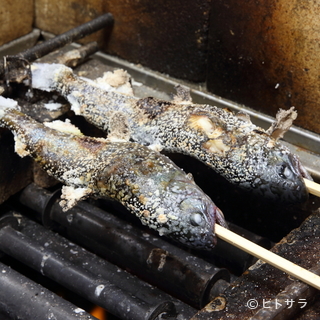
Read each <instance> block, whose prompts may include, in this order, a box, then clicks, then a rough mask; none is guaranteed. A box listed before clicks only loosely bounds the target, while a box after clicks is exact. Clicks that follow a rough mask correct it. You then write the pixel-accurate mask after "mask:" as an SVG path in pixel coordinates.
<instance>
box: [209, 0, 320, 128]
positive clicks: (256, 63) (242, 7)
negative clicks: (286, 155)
mask: <svg viewBox="0 0 320 320" xmlns="http://www.w3.org/2000/svg"><path fill="white" fill-rule="evenodd" d="M319 8H320V5H319V3H317V2H304V1H302V2H299V1H292V2H290V1H285V0H280V1H275V0H268V1H254V0H250V1H246V2H245V4H243V3H240V2H238V1H234V0H228V1H221V0H218V1H213V2H212V15H211V20H210V35H209V39H210V40H209V47H208V51H209V55H208V89H209V90H210V91H211V92H213V93H215V94H217V95H219V96H222V97H224V98H227V99H230V100H232V101H236V102H238V103H243V104H245V105H247V106H249V107H252V108H254V109H256V110H259V111H262V112H264V113H267V114H269V115H274V114H275V113H276V111H277V110H278V109H279V108H283V109H288V108H290V107H292V106H295V107H296V108H297V111H298V118H297V120H296V121H295V124H297V125H299V126H302V127H304V128H306V129H309V130H312V131H315V132H317V133H319V132H320V131H319V128H320V126H319V120H318V119H319V114H320V108H319V106H318V103H317V101H318V100H319V90H318V89H317V88H319V77H318V72H317V70H318V65H319V46H318V45H317V43H318V40H317V39H318V38H319V32H318V30H319V19H318V12H319ZM310 110H312V112H311V111H310Z"/></svg>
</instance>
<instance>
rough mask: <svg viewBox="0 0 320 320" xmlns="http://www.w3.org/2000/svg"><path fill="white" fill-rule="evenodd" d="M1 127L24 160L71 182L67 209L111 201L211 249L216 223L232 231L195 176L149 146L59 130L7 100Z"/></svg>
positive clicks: (0, 112) (0, 106)
mask: <svg viewBox="0 0 320 320" xmlns="http://www.w3.org/2000/svg"><path fill="white" fill-rule="evenodd" d="M0 126H1V127H5V128H8V129H10V130H11V131H12V133H13V134H14V139H15V150H16V152H17V153H18V154H19V155H20V156H22V157H23V156H27V155H28V156H31V157H33V158H34V160H35V161H37V162H38V163H39V164H40V165H41V167H42V168H43V169H45V170H46V171H47V173H48V174H49V175H51V176H53V177H55V178H56V179H57V180H59V181H61V182H62V183H64V184H65V186H64V187H63V188H62V200H61V202H60V204H61V206H62V207H63V209H64V210H65V211H66V210H68V209H69V208H71V207H72V206H74V205H75V204H76V202H77V201H79V200H82V199H85V198H87V197H89V196H94V197H108V198H111V199H114V200H116V201H118V202H120V203H121V204H122V205H124V206H125V207H126V208H127V209H129V210H130V211H131V212H133V213H135V214H136V215H137V216H138V217H139V218H140V220H141V222H142V223H143V224H144V225H147V226H148V227H150V228H152V229H155V230H156V231H158V232H159V234H160V235H165V236H168V237H170V238H172V239H174V240H176V241H179V242H181V243H182V244H184V245H187V246H189V247H193V248H200V249H208V250H209V249H211V248H213V247H214V245H215V243H216V237H215V233H214V225H215V222H216V221H217V222H218V223H220V224H221V225H222V226H225V227H227V225H226V222H225V220H224V217H223V214H222V212H221V211H220V210H219V209H218V208H217V207H216V206H215V205H214V203H213V202H212V201H211V199H210V198H209V197H208V196H207V195H206V194H204V192H203V191H202V190H201V189H200V188H199V187H198V186H197V185H196V184H195V182H194V181H193V179H192V178H191V177H190V176H189V175H187V174H185V173H184V172H183V171H182V170H181V169H180V168H178V167H177V166H176V165H175V164H174V163H173V162H172V161H171V160H170V159H169V158H167V157H166V156H164V155H161V154H159V153H158V152H155V151H153V150H150V149H149V148H147V147H145V146H142V145H140V144H137V143H134V142H126V141H122V142H109V141H107V140H106V139H102V138H94V137H86V136H83V135H80V134H79V132H75V134H71V133H66V132H61V131H57V130H55V129H53V128H52V126H53V125H52V124H47V125H44V124H41V123H39V122H37V121H35V120H33V119H31V118H30V117H28V116H27V115H25V114H23V113H21V112H20V111H18V106H17V103H16V102H15V101H14V100H11V99H5V98H3V97H1V96H0ZM68 130H69V129H68Z"/></svg>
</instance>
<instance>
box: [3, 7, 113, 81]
mask: <svg viewBox="0 0 320 320" xmlns="http://www.w3.org/2000/svg"><path fill="white" fill-rule="evenodd" d="M112 23H113V16H112V14H111V13H105V14H103V15H101V16H99V17H98V18H95V19H93V20H91V21H89V22H86V23H84V24H82V25H80V26H78V27H76V28H73V29H71V30H69V31H67V32H65V33H62V34H60V35H58V36H56V37H55V38H53V39H49V40H47V41H44V42H42V43H39V44H38V45H36V46H34V47H32V48H30V49H27V50H25V51H23V52H21V53H19V54H17V57H20V58H23V59H26V60H28V61H29V62H32V61H35V60H36V59H39V58H41V57H43V56H44V55H46V54H48V53H50V52H52V51H54V50H57V49H59V48H61V47H63V46H65V45H66V44H69V43H71V42H73V41H77V40H79V39H82V38H83V37H85V36H87V35H89V34H91V33H94V32H96V31H98V30H100V29H102V28H104V27H107V26H111V25H112ZM3 75H4V64H3V62H0V78H1V77H3Z"/></svg>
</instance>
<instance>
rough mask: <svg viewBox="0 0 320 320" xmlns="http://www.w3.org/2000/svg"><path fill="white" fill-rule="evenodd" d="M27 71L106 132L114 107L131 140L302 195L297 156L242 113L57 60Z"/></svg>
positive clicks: (263, 191) (273, 192) (273, 194)
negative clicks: (143, 89)
mask: <svg viewBox="0 0 320 320" xmlns="http://www.w3.org/2000/svg"><path fill="white" fill-rule="evenodd" d="M32 75H33V87H34V88H38V89H41V90H46V91H53V90H56V91H58V92H59V93H60V94H62V95H63V96H64V97H65V98H67V99H68V101H69V102H70V103H71V108H72V110H73V111H74V112H75V113H76V114H77V115H82V116H83V117H85V118H86V119H87V120H88V121H89V122H90V123H92V124H94V125H96V126H97V127H99V128H101V129H103V130H106V131H107V132H108V131H110V127H111V126H110V122H112V116H111V115H112V114H114V113H115V112H120V113H122V114H123V115H124V116H125V117H126V119H127V123H128V128H129V131H130V133H129V137H130V138H131V139H132V140H133V141H135V142H138V143H141V144H143V145H147V146H151V147H152V146H153V147H154V148H155V149H156V150H165V151H168V152H178V153H182V154H186V155H189V156H192V157H195V158H197V159H198V160H200V161H202V162H203V163H205V164H206V165H208V166H209V167H211V168H212V169H213V170H215V171H216V172H218V173H219V174H220V175H222V176H223V177H225V178H226V179H227V180H228V181H229V182H231V183H233V184H236V185H238V186H239V187H242V188H244V189H247V190H250V191H253V192H255V193H257V194H259V195H262V196H263V197H266V198H269V199H272V200H281V201H286V202H303V201H305V200H306V199H307V197H308V191H307V188H306V186H305V184H304V181H303V178H308V179H311V177H310V175H309V174H308V173H307V171H306V170H305V169H304V168H303V166H302V164H301V163H300V161H299V159H298V158H297V156H296V155H294V154H292V153H291V152H290V151H289V149H288V148H286V147H285V146H283V145H281V143H279V142H278V141H277V140H276V139H274V138H273V137H272V136H271V135H269V134H268V133H267V132H266V131H264V130H263V129H262V128H259V127H257V126H255V125H254V124H253V123H251V121H250V119H249V117H248V116H246V115H245V114H244V113H240V114H239V115H235V114H233V113H232V112H231V111H228V110H225V109H220V108H217V107H215V106H210V105H200V104H192V103H191V102H187V103H186V102H182V103H177V102H168V101H163V100H158V99H155V98H150V97H149V98H144V99H139V98H135V97H132V96H128V95H124V94H120V93H117V92H111V91H110V92H109V91H105V90H102V89H100V88H99V87H97V86H96V85H94V84H92V83H91V82H88V81H85V80H83V79H81V78H79V77H77V76H76V75H74V74H73V71H72V69H70V68H68V67H65V66H63V65H55V64H52V65H49V64H33V66H32ZM119 126H120V129H119V131H120V133H121V130H122V131H124V129H121V123H120V124H119ZM109 134H110V136H112V135H114V132H109Z"/></svg>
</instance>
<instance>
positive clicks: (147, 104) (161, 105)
mask: <svg viewBox="0 0 320 320" xmlns="http://www.w3.org/2000/svg"><path fill="white" fill-rule="evenodd" d="M170 106H172V103H171V102H168V101H164V100H158V99H155V98H153V97H147V98H143V99H139V100H138V101H137V107H138V108H140V109H141V110H142V111H143V112H145V113H146V114H147V115H148V118H149V119H154V118H155V117H157V116H159V115H160V114H161V113H163V112H164V111H166V110H167V109H168V108H170Z"/></svg>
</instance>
